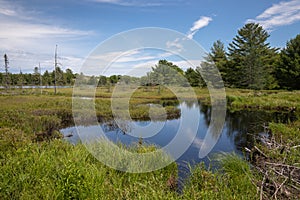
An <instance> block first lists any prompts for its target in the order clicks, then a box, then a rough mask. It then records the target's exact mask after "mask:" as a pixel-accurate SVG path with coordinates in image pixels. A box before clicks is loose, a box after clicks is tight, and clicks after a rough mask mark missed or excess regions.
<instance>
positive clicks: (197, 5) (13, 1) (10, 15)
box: [0, 0, 300, 74]
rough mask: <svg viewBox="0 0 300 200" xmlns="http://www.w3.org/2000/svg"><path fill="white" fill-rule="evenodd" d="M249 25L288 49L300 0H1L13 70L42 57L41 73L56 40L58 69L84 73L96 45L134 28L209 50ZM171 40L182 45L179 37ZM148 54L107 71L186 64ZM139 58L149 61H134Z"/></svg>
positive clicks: (3, 37) (1, 41) (2, 47)
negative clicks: (164, 32) (161, 62)
mask: <svg viewBox="0 0 300 200" xmlns="http://www.w3.org/2000/svg"><path fill="white" fill-rule="evenodd" d="M246 22H258V23H260V24H261V25H262V26H263V27H264V28H265V29H266V30H268V31H269V33H270V35H271V36H270V38H269V42H270V44H271V45H272V46H275V47H284V46H285V44H286V42H287V40H289V39H291V38H294V37H295V36H296V35H297V34H299V33H300V31H299V30H300V1H299V0H286V1H281V0H274V1H271V0H245V1H241V0H224V1H223V0H190V1H189V0H173V1H169V0H153V1H151V0H81V1H77V0H64V1H60V0H51V1H46V0H39V1H38V0H0V24H1V29H0V52H1V54H2V55H3V54H4V53H7V54H8V56H9V59H10V71H11V72H18V71H19V70H20V69H22V71H23V72H32V71H33V68H34V67H35V66H37V65H38V63H39V62H40V63H41V67H42V69H43V71H44V70H46V69H48V70H52V69H53V63H54V60H53V56H54V50H55V45H56V44H57V45H58V54H59V62H60V63H61V67H62V68H63V69H66V68H71V69H73V71H75V72H79V71H80V67H81V65H82V63H83V62H84V60H85V58H87V56H88V55H89V53H90V52H91V51H92V50H94V49H95V47H96V46H97V45H98V44H100V43H101V42H103V41H104V40H106V39H108V38H110V37H111V36H113V35H115V34H117V33H120V32H124V31H127V30H130V29H135V28H142V27H161V28H167V29H172V30H175V31H178V32H181V33H183V34H185V35H186V36H187V37H188V38H189V39H193V40H195V41H196V42H198V43H199V44H200V45H202V46H203V48H204V49H205V50H206V51H209V49H210V47H211V45H212V44H213V42H214V41H216V40H218V39H220V40H221V41H223V42H224V43H225V45H226V46H227V44H228V43H230V42H231V41H232V39H233V37H234V36H235V35H236V33H237V30H238V29H239V28H241V27H242V26H243V25H244V24H245V23H246ZM149 37H151V36H149ZM153 39H155V38H153ZM170 42H174V45H178V44H177V42H178V41H174V40H173V41H170ZM175 43H176V44H175ZM149 54H153V52H152V51H135V50H134V51H133V53H130V54H129V55H128V54H127V55H126V56H127V57H126V56H125V57H126V58H122V59H123V60H124V62H123V65H119V66H118V68H117V67H116V68H115V69H114V70H112V71H111V72H110V73H121V74H122V73H126V72H125V71H122V67H123V68H128V65H129V64H130V66H132V65H136V66H138V65H141V64H142V63H144V64H147V66H151V65H153V64H155V62H156V61H157V59H161V58H166V59H170V60H171V61H174V62H175V63H176V64H178V65H181V64H182V62H181V61H180V60H178V59H177V60H176V59H175V60H172V57H168V56H166V57H161V56H162V55H165V54H162V53H159V54H157V57H156V58H154V57H155V56H153V55H151V56H149ZM110 55H113V52H110ZM102 56H104V57H105V56H106V55H102ZM137 57H140V58H141V57H145V60H143V59H139V60H138V61H137ZM130 59H132V60H130ZM200 61H201V56H199V59H198V60H197V59H195V60H193V62H192V63H193V64H195V65H198V63H199V62H200ZM0 66H1V68H0V71H4V69H3V65H0ZM186 67H188V66H187V65H184V66H183V68H186Z"/></svg>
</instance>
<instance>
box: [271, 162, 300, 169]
mask: <svg viewBox="0 0 300 200" xmlns="http://www.w3.org/2000/svg"><path fill="white" fill-rule="evenodd" d="M265 164H267V165H273V166H281V167H288V168H294V169H299V170H300V167H297V166H294V165H287V164H282V163H271V162H267V161H266V162H265Z"/></svg>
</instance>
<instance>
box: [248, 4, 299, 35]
mask: <svg viewBox="0 0 300 200" xmlns="http://www.w3.org/2000/svg"><path fill="white" fill-rule="evenodd" d="M297 21H300V1H299V0H292V1H282V2H280V3H278V4H273V5H272V6H271V7H270V8H268V9H266V10H265V11H264V12H263V13H261V14H260V15H258V16H257V17H256V18H255V19H248V20H247V23H248V22H255V23H259V24H261V25H262V26H263V27H264V28H265V29H268V30H272V29H273V28H275V27H279V26H284V25H289V24H293V23H295V22H297Z"/></svg>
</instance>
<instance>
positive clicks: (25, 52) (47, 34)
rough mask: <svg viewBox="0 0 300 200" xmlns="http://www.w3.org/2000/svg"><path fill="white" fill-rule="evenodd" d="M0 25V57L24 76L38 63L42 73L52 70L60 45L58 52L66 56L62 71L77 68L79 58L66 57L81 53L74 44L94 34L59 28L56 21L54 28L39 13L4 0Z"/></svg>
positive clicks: (0, 11) (1, 6) (0, 69)
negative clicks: (57, 50)
mask: <svg viewBox="0 0 300 200" xmlns="http://www.w3.org/2000/svg"><path fill="white" fill-rule="evenodd" d="M0 21H1V29H0V53H1V54H2V55H3V54H4V53H6V54H8V56H9V59H10V71H11V72H18V71H19V69H20V68H22V70H23V71H24V72H32V69H33V67H34V66H36V65H37V64H38V63H39V62H41V65H42V66H43V68H45V69H50V68H52V67H53V62H54V61H53V56H54V48H55V44H59V50H60V51H62V52H63V53H62V54H60V55H62V56H65V58H64V62H63V64H64V67H74V68H76V66H78V65H79V64H80V62H79V60H81V58H79V57H77V56H72V55H69V52H72V54H76V53H75V52H80V51H81V50H80V48H79V49H78V48H75V45H74V40H76V42H80V41H81V39H82V38H85V37H86V36H91V35H93V34H94V33H93V32H92V31H85V30H78V29H73V28H69V27H65V26H64V27H61V26H59V25H57V24H58V23H57V22H58V21H56V24H55V25H54V24H52V23H50V22H49V20H48V19H47V17H46V16H43V15H42V13H39V12H36V11H34V10H30V9H28V8H26V9H25V7H22V6H21V5H20V4H18V3H17V2H14V3H12V2H10V1H3V0H0ZM71 40H72V42H70V41H71ZM60 44H61V45H60ZM78 55H79V54H78ZM75 65H76V66H75ZM77 68H78V67H77ZM0 71H2V67H0Z"/></svg>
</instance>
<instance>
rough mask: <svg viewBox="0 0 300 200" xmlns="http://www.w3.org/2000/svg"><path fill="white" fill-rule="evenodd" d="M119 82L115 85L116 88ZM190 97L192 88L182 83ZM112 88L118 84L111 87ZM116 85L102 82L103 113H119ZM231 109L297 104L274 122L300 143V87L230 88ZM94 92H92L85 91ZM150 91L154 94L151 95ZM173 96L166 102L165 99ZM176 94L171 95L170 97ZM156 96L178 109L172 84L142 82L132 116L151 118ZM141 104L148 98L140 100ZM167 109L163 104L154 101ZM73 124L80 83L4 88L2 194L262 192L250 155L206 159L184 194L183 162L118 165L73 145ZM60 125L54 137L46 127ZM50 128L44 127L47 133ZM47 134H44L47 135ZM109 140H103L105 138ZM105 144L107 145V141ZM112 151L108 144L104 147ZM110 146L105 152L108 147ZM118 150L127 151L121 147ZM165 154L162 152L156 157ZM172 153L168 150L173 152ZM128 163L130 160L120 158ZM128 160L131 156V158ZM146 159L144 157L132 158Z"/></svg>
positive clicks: (292, 157) (280, 156) (246, 195)
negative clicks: (176, 182)
mask: <svg viewBox="0 0 300 200" xmlns="http://www.w3.org/2000/svg"><path fill="white" fill-rule="evenodd" d="M112 89H113V88H112ZM177 89H178V92H180V93H181V95H182V96H183V97H185V98H189V97H190V96H189V93H188V90H185V89H184V88H183V89H182V88H177ZM111 91H112V90H111ZM111 91H108V90H107V88H97V92H96V100H95V102H96V104H95V105H96V113H97V115H98V117H100V118H102V119H109V118H111V117H112V113H111V110H110V106H111V102H110V98H109V97H110V96H111ZM195 92H196V95H197V98H198V99H200V100H201V101H205V102H206V103H208V102H209V93H208V91H207V90H206V89H201V88H195ZM226 92H227V100H228V106H229V108H230V109H245V108H247V109H258V108H259V109H267V110H279V111H289V112H296V115H297V116H298V120H297V121H295V122H293V123H290V124H276V123H271V124H270V129H271V131H272V133H273V135H274V137H275V139H276V141H278V142H279V141H280V142H281V143H282V144H287V145H289V146H296V145H299V144H300V136H299V134H300V133H299V132H300V121H299V116H300V114H299V110H300V97H299V96H300V93H299V92H298V91H293V92H289V91H259V92H257V91H252V90H237V89H226ZM85 95H86V96H89V95H90V96H91V95H93V94H91V93H86V94H84V96H85ZM148 97H149V98H148ZM166 99H168V100H169V101H168V102H166V101H164V100H166ZM170 100H171V101H170ZM149 103H158V104H161V105H164V106H165V109H166V113H167V115H168V117H172V116H173V117H178V115H179V113H178V110H176V109H175V107H176V106H177V105H178V101H177V99H176V97H175V96H174V93H172V92H171V91H170V90H167V89H166V88H163V89H162V90H161V93H158V92H157V88H156V87H153V88H139V89H138V90H136V92H135V93H134V95H133V98H131V99H130V101H129V109H130V114H131V117H132V118H135V119H148V118H149V108H150V107H149V106H147V104H149ZM136 105H140V106H136ZM152 112H154V113H155V114H157V115H158V116H159V115H162V116H163V115H164V114H166V113H161V110H160V109H156V108H154V109H152ZM68 125H72V89H71V88H68V89H59V90H58V94H57V95H54V94H53V89H44V90H43V94H42V95H41V94H40V91H37V90H24V92H23V93H22V94H20V93H19V92H18V91H17V90H14V91H12V92H11V94H9V95H7V94H3V95H0V150H1V151H0V171H1V173H0V199H71V198H73V199H257V198H259V196H258V195H259V193H258V192H257V185H256V184H258V183H259V182H261V178H262V177H261V176H259V175H257V173H256V172H255V170H253V169H251V167H250V165H249V163H248V162H246V161H245V160H243V159H241V158H240V157H238V156H236V155H232V154H229V155H226V156H222V157H221V158H218V161H219V162H220V165H221V166H222V167H221V169H220V170H219V171H217V172H212V171H209V170H206V169H205V168H204V167H203V165H201V164H199V165H197V166H195V168H193V169H192V176H191V177H190V179H189V180H188V181H187V182H186V184H185V187H184V188H183V193H182V194H179V193H177V192H176V191H174V190H172V189H170V188H169V187H168V186H167V181H168V179H169V178H170V177H171V176H176V173H177V166H176V164H175V163H172V164H171V165H169V166H167V167H165V168H163V169H160V170H158V171H154V172H149V173H142V174H132V173H125V172H122V171H118V170H114V169H111V168H109V167H107V166H105V165H104V164H102V163H101V162H99V161H98V160H96V159H95V158H94V157H93V156H92V155H91V154H90V153H89V152H88V151H87V149H86V148H85V147H84V145H82V144H79V145H76V146H73V145H71V144H69V143H66V142H64V141H62V140H60V139H55V138H59V137H60V135H59V133H58V132H57V130H59V129H60V128H62V127H64V126H68ZM49 130H53V132H52V134H51V137H49V138H46V140H45V141H41V142H37V141H39V140H44V139H45V138H43V137H44V136H45V134H46V135H47V133H48V131H49ZM41 133H43V134H44V135H43V134H41ZM39 137H42V138H39ZM105 145H106V144H104V145H103V146H105ZM128 148H129V149H128V150H130V151H133V152H139V153H145V152H151V151H153V150H155V149H156V148H155V147H154V146H139V145H135V146H131V147H128ZM260 148H261V149H263V150H264V152H265V153H266V154H267V155H268V156H269V158H271V159H273V160H272V161H274V162H280V161H282V160H285V163H286V164H294V163H297V162H299V157H300V148H295V149H290V150H289V151H286V152H285V151H284V153H281V152H280V150H281V149H276V150H274V149H273V150H272V149H268V148H266V147H264V146H260ZM100 150H101V149H100ZM99 153H100V154H99V155H104V154H105V151H104V150H103V151H100V152H99ZM101 153H102V154H101ZM115 156H119V157H120V156H122V155H121V154H120V155H118V154H115ZM156 159H157V158H156ZM166 159H167V157H166ZM118 164H119V165H118V166H120V168H121V169H122V167H124V166H127V165H125V164H126V163H118ZM127 164H128V163H127ZM131 165H132V167H139V165H138V163H134V162H133V163H131Z"/></svg>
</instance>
